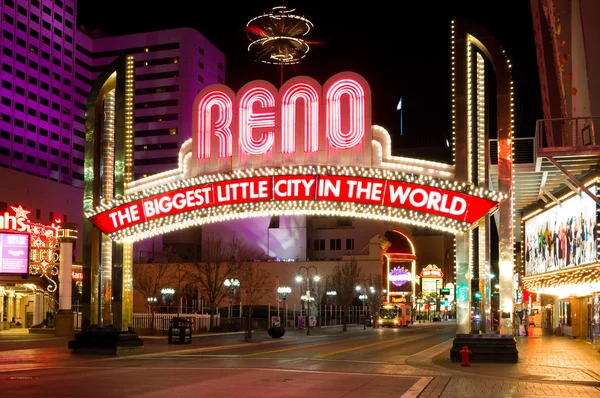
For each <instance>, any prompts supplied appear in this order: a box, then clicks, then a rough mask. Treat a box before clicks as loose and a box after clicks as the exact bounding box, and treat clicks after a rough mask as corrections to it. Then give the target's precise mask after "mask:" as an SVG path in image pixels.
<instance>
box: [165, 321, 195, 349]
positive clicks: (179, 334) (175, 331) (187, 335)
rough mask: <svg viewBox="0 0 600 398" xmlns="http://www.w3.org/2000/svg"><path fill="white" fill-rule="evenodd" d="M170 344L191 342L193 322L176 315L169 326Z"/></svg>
mask: <svg viewBox="0 0 600 398" xmlns="http://www.w3.org/2000/svg"><path fill="white" fill-rule="evenodd" d="M168 341H169V344H191V343H192V323H191V322H190V321H189V320H187V319H183V318H179V317H174V318H173V320H172V321H171V326H169V340H168Z"/></svg>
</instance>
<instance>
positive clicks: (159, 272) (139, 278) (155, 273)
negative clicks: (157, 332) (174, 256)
mask: <svg viewBox="0 0 600 398" xmlns="http://www.w3.org/2000/svg"><path fill="white" fill-rule="evenodd" d="M169 266H170V264H169V263H168V262H160V263H149V264H142V263H134V264H133V288H134V289H135V290H137V291H138V292H140V293H141V294H142V295H143V296H144V297H145V298H146V299H147V298H149V297H157V296H159V295H160V291H161V289H163V288H165V287H167V286H168V285H170V284H171V283H172V282H173V274H172V273H171V272H170V270H169ZM154 310H155V306H154V303H152V302H150V313H151V314H152V315H151V319H150V330H151V332H152V331H154Z"/></svg>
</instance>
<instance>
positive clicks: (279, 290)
mask: <svg viewBox="0 0 600 398" xmlns="http://www.w3.org/2000/svg"><path fill="white" fill-rule="evenodd" d="M291 292H292V288H291V287H289V286H280V287H278V288H277V294H279V295H281V298H282V299H283V308H285V297H286V296H287V295H288V294H290V293H291ZM277 318H279V300H277ZM285 323H287V312H286V313H285ZM285 323H284V324H285Z"/></svg>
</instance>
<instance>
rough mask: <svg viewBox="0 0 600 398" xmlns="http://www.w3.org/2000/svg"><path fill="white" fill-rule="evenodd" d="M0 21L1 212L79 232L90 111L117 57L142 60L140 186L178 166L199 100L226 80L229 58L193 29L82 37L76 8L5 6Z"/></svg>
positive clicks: (10, 1)
mask: <svg viewBox="0 0 600 398" xmlns="http://www.w3.org/2000/svg"><path fill="white" fill-rule="evenodd" d="M0 17H1V18H2V23H1V25H0V31H1V37H0V54H1V57H0V64H1V65H0V66H1V69H0V80H1V88H0V180H2V181H3V182H5V185H4V186H3V189H0V213H3V212H4V211H7V210H10V206H19V205H22V206H23V207H24V208H26V209H27V210H29V211H31V212H32V213H31V214H32V215H35V217H33V216H32V220H35V221H40V222H41V221H45V220H48V219H52V218H61V219H63V220H64V219H68V220H69V221H72V222H75V223H76V224H78V225H80V226H81V225H82V221H83V211H82V198H83V192H82V191H81V190H80V189H78V188H82V187H83V179H84V161H83V160H84V150H85V110H86V104H87V101H88V95H89V93H90V89H91V87H92V84H93V81H94V80H95V79H96V78H97V77H98V76H99V74H100V73H101V71H102V70H104V69H105V67H106V66H107V65H108V64H110V63H111V62H112V61H113V60H114V59H116V58H117V57H118V56H119V55H122V54H129V55H132V56H134V58H135V61H136V84H135V101H136V102H135V108H136V109H135V117H136V119H135V132H136V135H135V167H134V172H135V174H136V176H135V178H140V177H142V176H145V175H150V174H154V173H157V172H161V171H166V170H170V169H173V168H176V167H177V156H178V153H179V148H180V146H181V144H182V143H183V142H184V141H185V140H187V139H188V138H190V137H191V133H192V131H191V130H192V115H193V113H192V108H193V102H194V99H195V97H196V95H197V94H198V92H199V91H200V90H201V89H202V88H203V87H204V86H206V85H210V84H214V83H223V82H224V79H225V56H224V54H223V53H222V52H221V51H219V50H218V49H217V48H216V47H215V46H214V45H213V44H211V43H210V42H209V41H208V40H207V39H206V38H205V37H204V36H202V35H201V34H200V33H199V32H198V31H196V30H194V29H190V28H182V29H172V30H165V31H158V32H148V33H139V34H132V35H125V36H118V37H110V36H106V35H104V34H102V33H101V32H98V31H88V30H86V29H84V28H80V29H78V28H77V4H76V1H75V0H62V1H61V0H52V1H51V0H46V1H38V0H2V1H1V3H0ZM7 169H12V170H7ZM21 172H22V173H27V174H29V175H28V176H23V178H20V177H19V174H20V173H21ZM39 177H41V178H44V179H47V180H48V181H47V182H49V183H50V185H51V184H53V183H54V182H57V183H59V184H60V183H62V184H67V185H70V186H71V187H69V188H66V189H61V188H60V185H58V186H57V187H56V189H54V188H53V187H51V186H50V185H48V184H43V186H44V188H42V185H39V184H37V183H36V181H37V178H39ZM4 188H6V189H4ZM8 191H10V192H9V193H7V192H8ZM52 195H54V196H52ZM49 196H52V198H50V197H49ZM56 203H65V204H68V205H65V206H59V207H58V208H57V207H56V205H55V204H56ZM51 204H52V205H51ZM80 230H81V229H80ZM157 248H158V250H159V249H160V246H159V244H158V245H157ZM80 258H81V245H80V246H78V249H77V250H76V260H80Z"/></svg>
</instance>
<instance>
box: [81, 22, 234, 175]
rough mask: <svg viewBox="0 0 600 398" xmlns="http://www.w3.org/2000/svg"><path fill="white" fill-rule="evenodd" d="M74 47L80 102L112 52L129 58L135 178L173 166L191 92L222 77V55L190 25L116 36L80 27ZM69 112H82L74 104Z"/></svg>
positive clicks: (187, 131)
mask: <svg viewBox="0 0 600 398" xmlns="http://www.w3.org/2000/svg"><path fill="white" fill-rule="evenodd" d="M75 51H76V60H75V79H76V81H75V100H76V101H85V99H86V98H87V92H88V91H89V88H90V87H91V82H92V81H93V80H95V79H96V78H97V77H98V75H99V73H100V72H101V71H102V70H104V68H105V67H106V66H107V65H108V64H109V63H110V62H112V61H113V60H114V59H115V58H116V57H118V56H119V55H122V54H129V55H133V56H134V57H135V70H136V72H135V74H136V76H135V80H136V83H135V167H134V171H135V174H136V176H135V177H136V178H140V177H144V176H148V175H151V174H155V173H157V172H162V171H166V170H171V169H173V168H176V167H177V161H178V160H177V159H178V158H177V156H178V154H179V148H180V147H181V144H182V143H183V142H184V141H185V140H187V139H188V138H190V136H191V131H192V107H193V103H194V99H195V98H196V95H197V94H198V92H200V90H201V89H202V88H203V87H205V86H206V85H209V84H215V83H223V81H224V79H225V56H224V54H223V53H222V52H221V51H219V50H218V49H217V48H216V47H215V46H214V45H212V44H211V43H210V42H209V41H208V40H207V39H206V38H204V36H202V35H201V34H200V33H199V32H198V31H196V30H194V29H190V28H181V29H172V30H166V31H158V32H148V33H139V34H133V35H127V36H117V37H102V36H100V35H98V32H83V33H81V34H79V35H78V36H77V42H76V45H75ZM75 113H76V114H77V115H79V116H81V117H82V118H83V117H84V115H85V111H84V110H83V109H81V107H80V106H76V109H75Z"/></svg>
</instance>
